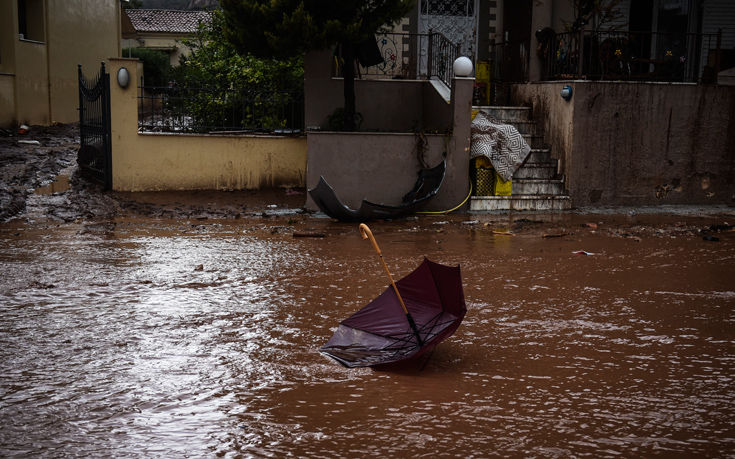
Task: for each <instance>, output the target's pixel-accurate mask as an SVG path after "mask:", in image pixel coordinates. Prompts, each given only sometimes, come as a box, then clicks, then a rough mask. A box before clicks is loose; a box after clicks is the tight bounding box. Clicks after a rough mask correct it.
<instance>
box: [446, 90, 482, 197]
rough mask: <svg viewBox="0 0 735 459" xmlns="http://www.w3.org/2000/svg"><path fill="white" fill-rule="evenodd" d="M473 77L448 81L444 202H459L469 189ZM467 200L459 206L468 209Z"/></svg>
mask: <svg viewBox="0 0 735 459" xmlns="http://www.w3.org/2000/svg"><path fill="white" fill-rule="evenodd" d="M474 86H475V79H474V78H460V77H458V78H455V79H454V80H452V100H451V105H452V119H453V122H452V139H451V142H450V145H449V151H447V172H446V176H445V178H444V185H447V184H451V185H450V186H451V187H452V188H451V189H449V190H446V189H445V190H444V192H445V193H447V194H445V196H446V197H445V202H447V201H448V202H450V203H456V204H454V205H457V204H459V203H461V202H462V201H463V200H464V199H465V198H466V197H467V194H468V193H469V190H470V186H469V184H470V177H469V170H470V134H471V132H470V128H471V124H472V91H473V89H474ZM468 206H469V201H467V203H466V204H465V206H464V207H463V209H465V210H466V209H468V208H469V207H468Z"/></svg>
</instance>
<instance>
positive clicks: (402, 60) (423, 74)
mask: <svg viewBox="0 0 735 459" xmlns="http://www.w3.org/2000/svg"><path fill="white" fill-rule="evenodd" d="M375 40H376V43H377V47H378V50H379V53H380V56H382V58H383V61H382V62H381V63H378V64H376V65H372V66H369V67H363V66H362V65H358V68H357V72H356V75H357V76H358V77H359V78H365V79H386V78H391V79H412V80H415V79H423V80H426V79H429V78H431V77H437V78H439V79H440V80H441V81H443V82H444V83H445V84H446V85H447V86H451V82H452V78H453V77H454V71H453V64H454V60H455V59H457V58H458V57H459V56H460V49H459V45H456V44H454V43H452V42H451V41H450V40H449V39H447V37H445V36H444V35H442V34H441V33H438V32H432V33H424V34H421V33H386V34H378V35H376V36H375ZM334 63H335V65H334V67H333V68H334V72H333V74H334V76H342V65H343V64H344V62H342V61H341V60H340V58H339V56H338V55H335V56H334Z"/></svg>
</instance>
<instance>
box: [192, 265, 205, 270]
mask: <svg viewBox="0 0 735 459" xmlns="http://www.w3.org/2000/svg"><path fill="white" fill-rule="evenodd" d="M194 271H204V265H197V267H196V268H194Z"/></svg>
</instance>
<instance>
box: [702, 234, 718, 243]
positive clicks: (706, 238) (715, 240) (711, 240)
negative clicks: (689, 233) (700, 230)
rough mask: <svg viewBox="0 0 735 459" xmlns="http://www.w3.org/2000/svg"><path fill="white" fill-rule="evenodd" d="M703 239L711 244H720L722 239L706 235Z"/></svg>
mask: <svg viewBox="0 0 735 459" xmlns="http://www.w3.org/2000/svg"><path fill="white" fill-rule="evenodd" d="M702 239H704V240H705V241H710V242H720V238H719V237H717V236H712V235H711V234H706V235H704V236H703V237H702Z"/></svg>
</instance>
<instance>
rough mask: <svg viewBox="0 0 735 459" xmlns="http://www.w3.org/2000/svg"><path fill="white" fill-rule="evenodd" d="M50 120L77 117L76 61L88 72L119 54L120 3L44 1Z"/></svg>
mask: <svg viewBox="0 0 735 459" xmlns="http://www.w3.org/2000/svg"><path fill="white" fill-rule="evenodd" d="M47 2H48V13H47V18H48V20H47V23H48V33H47V42H48V56H49V59H48V68H49V75H50V85H49V88H50V93H51V114H50V118H51V122H60V123H69V122H73V121H78V120H79V114H78V111H77V108H78V106H79V95H78V93H77V64H82V69H83V70H84V71H85V72H87V73H88V74H89V75H91V74H92V73H96V72H97V69H98V68H99V64H100V62H101V61H103V60H105V59H106V58H107V57H110V56H119V55H120V2H119V1H117V0H76V1H74V2H70V1H68V0H47Z"/></svg>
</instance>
